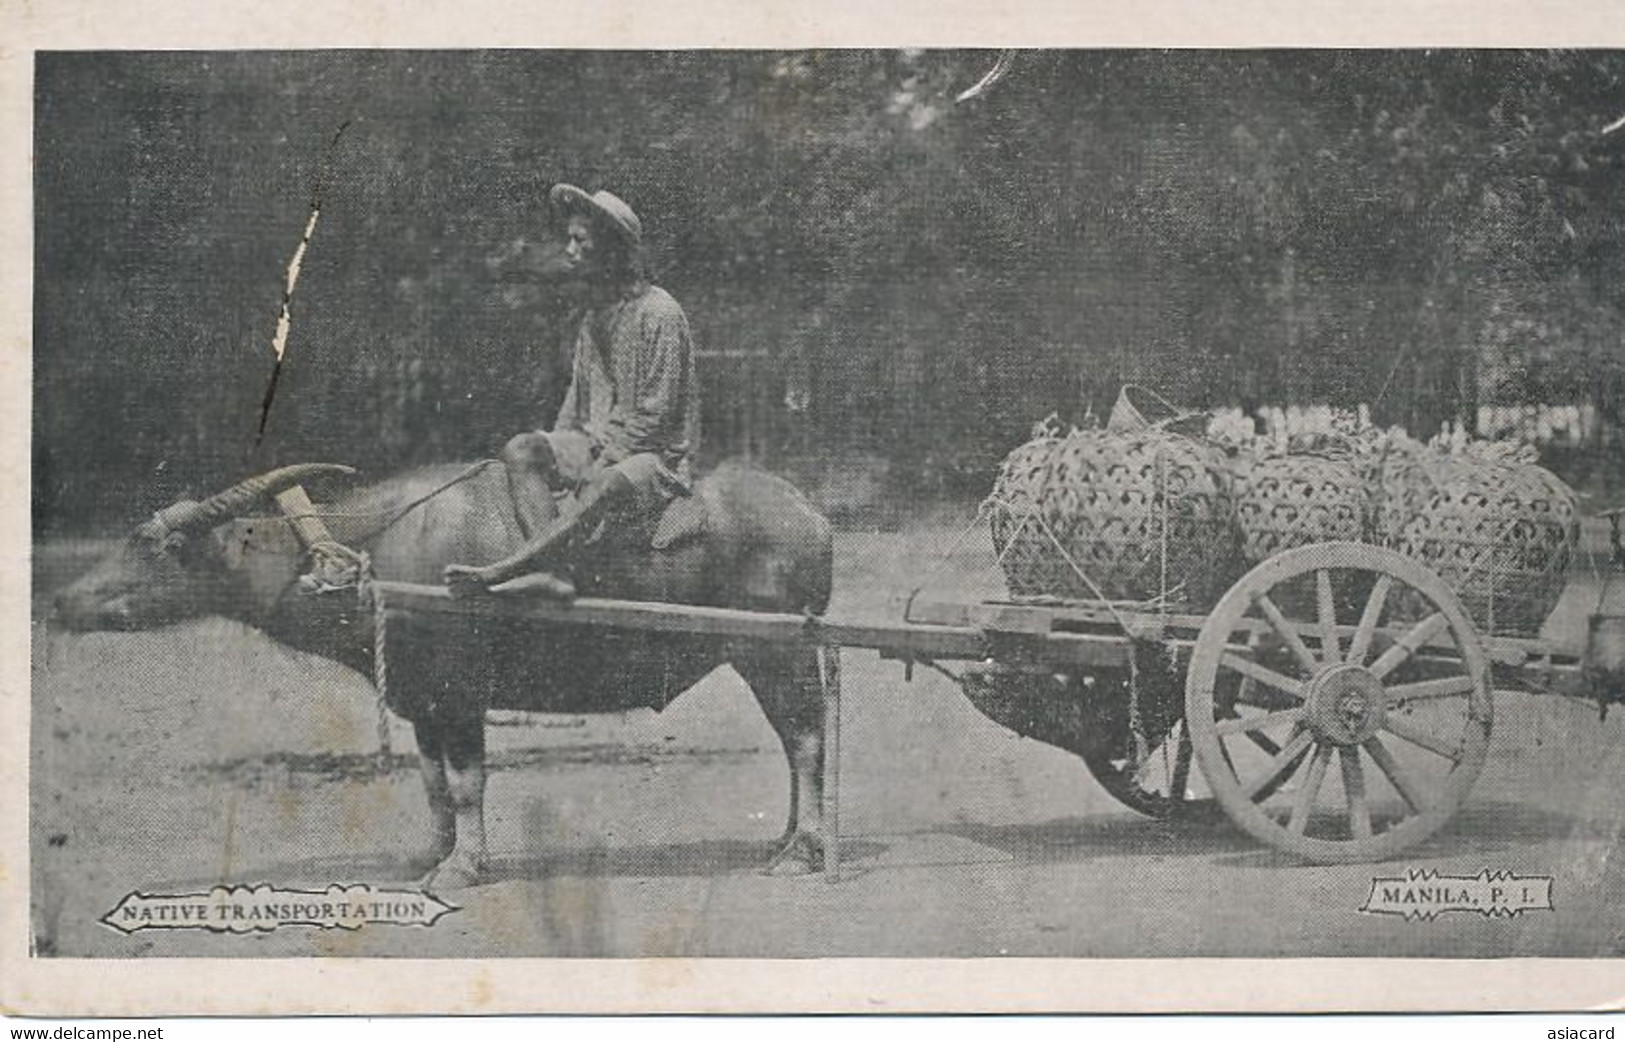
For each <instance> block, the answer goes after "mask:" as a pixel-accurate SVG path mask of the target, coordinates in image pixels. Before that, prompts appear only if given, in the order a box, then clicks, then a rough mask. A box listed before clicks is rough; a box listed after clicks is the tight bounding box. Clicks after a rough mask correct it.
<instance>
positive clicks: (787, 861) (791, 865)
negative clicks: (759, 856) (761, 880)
mask: <svg viewBox="0 0 1625 1042" xmlns="http://www.w3.org/2000/svg"><path fill="white" fill-rule="evenodd" d="M823 870H824V847H823V844H821V843H819V842H818V840H817V839H816V838H815V837H813V836H812V835H809V834H808V833H805V832H798V833H796V834H795V835H794V836H792V837H791V838H790V841H789V842H788V843H786V844H785V845H784V846H783V847H782V848H781V849H780V850H779V852H778V853H777V854H774V855H773V860H772V861H769V862H768V863H767V867H766V868H765V869H763V870H762V874H763V875H769V876H810V875H813V874H814V873H816V872H822V871H823Z"/></svg>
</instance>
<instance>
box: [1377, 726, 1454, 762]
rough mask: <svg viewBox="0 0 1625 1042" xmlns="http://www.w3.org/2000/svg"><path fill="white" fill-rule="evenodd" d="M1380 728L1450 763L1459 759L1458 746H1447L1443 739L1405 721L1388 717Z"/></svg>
mask: <svg viewBox="0 0 1625 1042" xmlns="http://www.w3.org/2000/svg"><path fill="white" fill-rule="evenodd" d="M1382 726H1383V727H1384V729H1386V730H1387V731H1389V732H1391V733H1392V734H1395V735H1397V736H1398V737H1400V738H1403V739H1405V741H1407V742H1410V743H1411V744H1412V745H1416V746H1420V747H1421V748H1423V749H1426V750H1427V751H1428V752H1430V753H1434V754H1436V755H1438V756H1442V757H1444V758H1445V759H1446V760H1449V761H1450V762H1451V763H1455V762H1456V761H1457V760H1459V759H1460V757H1461V748H1460V746H1453V745H1449V744H1447V743H1446V742H1445V740H1444V739H1442V738H1439V737H1437V736H1435V735H1431V734H1429V733H1428V732H1426V731H1424V730H1422V729H1421V728H1419V727H1417V726H1415V725H1414V724H1412V723H1410V722H1408V721H1406V720H1402V719H1399V718H1397V717H1393V716H1389V717H1385V718H1384V719H1383V722H1382Z"/></svg>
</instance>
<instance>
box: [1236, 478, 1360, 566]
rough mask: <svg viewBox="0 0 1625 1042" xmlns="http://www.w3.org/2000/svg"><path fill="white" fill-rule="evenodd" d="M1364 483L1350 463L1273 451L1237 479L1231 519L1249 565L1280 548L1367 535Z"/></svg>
mask: <svg viewBox="0 0 1625 1042" xmlns="http://www.w3.org/2000/svg"><path fill="white" fill-rule="evenodd" d="M1369 514H1370V510H1369V507H1368V505H1367V495H1366V486H1365V483H1364V482H1363V481H1361V480H1360V476H1359V474H1358V473H1356V472H1355V469H1354V467H1353V466H1352V465H1351V464H1349V463H1348V462H1346V461H1344V460H1337V459H1328V458H1326V457H1324V456H1305V455H1287V456H1276V457H1274V458H1271V459H1266V460H1263V461H1261V462H1259V463H1256V464H1254V465H1253V466H1252V467H1251V468H1249V469H1248V470H1246V471H1245V472H1243V473H1241V474H1240V475H1239V476H1238V479H1237V482H1236V522H1237V525H1238V526H1239V528H1240V530H1241V553H1242V558H1243V559H1244V560H1245V561H1246V563H1247V564H1248V566H1252V565H1255V564H1258V563H1260V562H1262V561H1265V560H1267V559H1269V558H1270V557H1273V556H1275V555H1276V554H1278V553H1280V552H1281V551H1283V550H1290V549H1292V548H1293V547H1297V546H1303V545H1305V544H1307V543H1322V542H1328V541H1330V540H1351V541H1364V540H1366V539H1367V538H1368V536H1369V524H1368V516H1369Z"/></svg>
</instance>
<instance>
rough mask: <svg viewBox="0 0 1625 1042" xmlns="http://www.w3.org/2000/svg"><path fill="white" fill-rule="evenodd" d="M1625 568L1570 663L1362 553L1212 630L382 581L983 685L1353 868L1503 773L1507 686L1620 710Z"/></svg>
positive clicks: (1421, 570) (1249, 582)
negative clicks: (889, 618)
mask: <svg viewBox="0 0 1625 1042" xmlns="http://www.w3.org/2000/svg"><path fill="white" fill-rule="evenodd" d="M1612 520H1613V521H1614V523H1615V539H1616V548H1617V543H1618V520H1619V519H1618V517H1617V516H1615V517H1614V518H1612ZM1618 557H1619V554H1618V551H1617V549H1616V565H1615V574H1614V575H1611V576H1610V577H1609V581H1608V582H1607V583H1606V585H1605V590H1604V593H1603V595H1602V596H1601V598H1600V600H1599V604H1598V606H1597V609H1596V611H1595V612H1594V613H1593V616H1592V619H1591V638H1590V642H1589V643H1588V645H1587V647H1586V648H1585V649H1582V650H1571V651H1569V652H1565V651H1564V650H1562V649H1560V648H1556V647H1553V646H1551V645H1549V644H1547V643H1545V642H1543V641H1541V640H1537V639H1529V638H1507V637H1498V636H1495V635H1493V634H1481V633H1479V632H1478V631H1477V630H1476V629H1475V627H1474V625H1473V623H1472V621H1471V619H1470V618H1469V617H1468V614H1467V613H1466V611H1464V610H1463V608H1462V605H1461V602H1460V600H1459V599H1458V598H1457V596H1456V594H1455V593H1454V592H1453V591H1452V590H1451V589H1450V588H1449V587H1448V586H1447V585H1446V584H1445V583H1444V582H1442V581H1441V580H1440V579H1439V578H1438V576H1437V575H1435V574H1434V573H1433V572H1432V571H1430V570H1429V569H1428V568H1426V567H1425V566H1424V565H1422V564H1420V563H1419V562H1417V561H1416V560H1414V559H1411V558H1409V557H1406V556H1403V555H1401V554H1399V553H1396V552H1394V551H1392V550H1388V549H1384V548H1381V547H1376V546H1372V545H1368V544H1363V543H1345V542H1337V543H1318V544H1313V545H1308V546H1302V547H1298V548H1296V549H1292V550H1288V551H1285V552H1283V553H1280V554H1278V555H1276V556H1275V557H1272V558H1270V559H1269V560H1266V561H1265V562H1263V563H1262V564H1260V565H1258V566H1257V567H1255V568H1253V569H1252V570H1251V571H1249V572H1248V573H1247V574H1245V575H1244V576H1242V577H1241V579H1239V580H1238V581H1237V582H1236V583H1235V584H1234V585H1233V586H1232V587H1231V588H1230V589H1229V591H1228V592H1227V593H1226V594H1225V595H1224V596H1223V597H1222V598H1221V599H1220V600H1219V601H1218V603H1217V604H1215V605H1214V606H1213V608H1212V610H1211V611H1209V612H1207V613H1205V614H1202V615H1183V614H1175V613H1168V612H1152V611H1145V610H1132V609H1131V608H1128V607H1125V606H1122V605H1114V604H1107V603H1101V602H1094V603H1064V604H1063V603H1034V602H1030V601H1029V602H1025V603H1014V602H1012V603H992V602H981V603H972V604H966V603H954V602H946V603H943V602H938V603H928V602H923V601H921V600H919V599H918V598H915V599H913V600H911V602H910V604H909V605H908V608H907V610H906V612H905V614H904V617H903V618H902V619H900V620H898V621H894V622H883V623H865V622H847V621H841V620H839V619H834V618H826V617H816V616H809V617H802V616H795V615H780V614H768V613H759V612H749V611H737V610H728V609H720V608H708V607H696V606H689V605H676V604H661V603H647V602H628V601H615V600H605V599H582V600H579V601H577V602H575V603H574V604H571V605H562V604H557V603H551V602H541V601H535V600H528V599H517V598H515V599H505V598H501V597H490V598H480V599H477V600H461V601H460V600H454V599H452V598H451V597H450V596H448V594H447V593H446V591H445V590H444V589H442V588H438V587H428V586H416V585H410V584H402V583H389V582H379V583H378V584H377V585H378V587H379V589H380V590H382V591H383V592H384V594H385V595H386V603H387V605H388V610H389V611H390V612H452V613H466V612H476V613H491V614H496V615H502V616H508V617H520V618H525V619H530V620H534V621H536V622H545V623H547V624H550V625H566V626H569V625H581V626H602V627H612V628H615V629H620V630H625V631H644V632H649V631H654V632H683V633H693V634H704V635H710V636H714V637H716V638H718V639H721V640H726V641H735V640H737V641H752V642H757V641H770V642H802V643H807V644H811V645H815V646H818V647H821V648H824V649H827V650H829V651H832V652H833V651H838V650H841V649H850V650H859V651H863V650H867V651H871V652H877V653H878V654H879V655H880V656H881V657H882V658H884V659H891V660H898V661H901V662H902V663H904V664H905V667H906V669H907V671H908V673H909V675H912V671H913V667H914V665H915V664H917V663H923V664H928V665H930V666H933V667H935V668H937V669H939V670H941V671H942V672H945V673H947V674H948V675H950V676H953V677H954V678H955V679H957V680H959V681H961V682H962V683H963V684H965V685H966V689H967V693H969V694H971V695H972V700H973V702H976V703H977V704H978V706H979V708H983V711H984V712H989V708H988V707H989V706H990V705H991V706H994V707H995V708H994V711H992V712H989V715H992V716H994V717H995V718H996V719H998V718H999V712H1000V711H999V709H998V708H997V707H1001V706H1015V707H1017V709H1018V710H1022V711H1023V712H1025V711H1026V710H1028V709H1031V707H1032V706H1033V705H1035V704H1039V703H1042V704H1044V705H1045V706H1047V707H1049V708H1048V709H1047V710H1046V713H1047V715H1046V714H1033V713H1030V712H1028V713H1026V715H1023V716H1022V717H1021V718H1022V719H1024V720H1027V721H1028V722H1029V723H1032V724H1033V726H1031V727H1029V728H1027V730H1029V731H1037V732H1039V733H1036V734H1034V737H1039V738H1042V739H1044V740H1046V741H1053V742H1055V743H1056V744H1060V745H1063V746H1065V747H1068V748H1072V749H1073V750H1074V751H1076V752H1079V753H1080V754H1081V755H1082V756H1083V759H1084V761H1085V763H1086V764H1087V765H1088V767H1089V769H1090V770H1091V772H1093V774H1094V775H1095V777H1096V778H1098V779H1099V780H1100V781H1101V782H1102V784H1103V785H1105V787H1106V788H1107V789H1108V791H1110V792H1111V793H1112V794H1113V795H1114V796H1116V797H1117V798H1118V799H1119V800H1121V801H1122V802H1124V803H1125V804H1127V805H1129V806H1131V807H1133V808H1135V809H1137V810H1139V811H1141V812H1143V813H1146V814H1149V815H1153V816H1158V817H1178V816H1181V815H1195V814H1201V813H1204V812H1206V811H1209V810H1213V809H1217V810H1221V811H1222V812H1223V813H1224V814H1225V815H1227V816H1228V817H1229V818H1230V820H1231V821H1233V822H1234V823H1235V824H1236V825H1238V826H1239V827H1240V828H1242V829H1243V830H1245V831H1246V832H1248V833H1249V834H1251V835H1252V836H1254V837H1256V838H1257V839H1259V840H1261V841H1262V842H1264V843H1266V844H1268V845H1270V846H1272V847H1275V848H1278V849H1280V850H1283V851H1287V852H1289V853H1291V854H1294V855H1296V856H1299V857H1302V858H1304V859H1306V860H1309V861H1312V862H1345V861H1371V860H1380V859H1384V858H1389V857H1392V856H1393V855H1395V854H1397V853H1398V852H1400V851H1402V850H1405V849H1407V848H1409V847H1412V846H1414V845H1415V844H1417V843H1420V842H1421V841H1423V840H1424V839H1426V838H1427V837H1428V836H1430V835H1432V834H1433V833H1434V832H1435V831H1437V830H1438V829H1439V828H1440V827H1441V826H1442V825H1444V824H1445V822H1446V821H1448V820H1449V819H1450V817H1451V816H1452V815H1453V814H1454V813H1455V811H1456V809H1457V808H1458V807H1459V806H1460V805H1461V803H1462V801H1463V800H1464V799H1465V798H1466V796H1467V794H1468V791H1469V790H1470V789H1471V787H1472V785H1473V782H1474V780H1475V779H1476V778H1477V776H1478V774H1479V771H1480V769H1481V768H1482V767H1483V764H1484V759H1485V755H1486V753H1487V751H1488V749H1489V743H1490V729H1491V725H1492V722H1493V716H1494V706H1493V701H1494V699H1493V692H1494V691H1495V690H1496V688H1497V687H1501V688H1506V687H1512V686H1515V687H1519V688H1522V689H1525V690H1530V691H1541V692H1556V693H1561V694H1568V695H1574V696H1586V697H1592V698H1596V699H1598V700H1599V701H1600V702H1602V703H1603V704H1606V702H1607V701H1608V700H1621V687H1622V682H1625V582H1622V581H1620V577H1619V575H1618V573H1619V571H1620V568H1619V565H1620V563H1621V562H1620V561H1619V560H1618ZM839 660H840V658H839V655H835V654H831V655H828V656H827V657H826V662H828V663H829V664H830V666H831V668H829V669H827V670H826V672H825V684H824V699H825V708H824V729H825V757H826V761H825V762H826V772H825V794H824V799H825V806H824V815H823V821H824V829H825V837H824V840H825V846H826V871H827V874H828V876H829V877H830V878H831V879H835V878H838V876H839V873H840V763H841V719H842V713H841V699H842V691H841V684H840V673H839V669H838V668H836V667H837V666H838V663H839ZM955 670H957V672H955ZM1181 678H1182V679H1181ZM1018 715H1019V714H1018ZM1033 721H1038V722H1036V723H1033ZM1091 721H1111V722H1114V723H1112V724H1111V726H1109V727H1105V725H1103V727H1105V729H1106V730H1111V731H1113V732H1114V735H1115V738H1114V739H1112V740H1100V741H1095V740H1093V738H1090V737H1088V736H1087V734H1085V737H1084V739H1083V740H1080V741H1069V740H1063V738H1062V737H1061V736H1058V735H1056V734H1053V733H1044V732H1045V731H1046V730H1076V729H1079V728H1082V729H1083V731H1084V732H1087V730H1088V727H1089V724H1090V722H1091ZM1124 725H1126V726H1124ZM1102 737H1103V738H1104V736H1102ZM1193 764H1194V766H1195V767H1196V769H1197V770H1198V771H1199V772H1200V781H1201V782H1203V783H1205V784H1203V785H1199V784H1198V778H1197V776H1196V775H1194V774H1193V771H1192V767H1193Z"/></svg>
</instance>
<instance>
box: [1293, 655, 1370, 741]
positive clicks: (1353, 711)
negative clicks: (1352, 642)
mask: <svg viewBox="0 0 1625 1042" xmlns="http://www.w3.org/2000/svg"><path fill="white" fill-rule="evenodd" d="M1386 711H1387V694H1386V692H1385V691H1384V690H1383V686H1382V681H1380V680H1378V679H1377V678H1376V677H1374V676H1372V675H1371V671H1370V670H1368V669H1365V668H1363V667H1360V666H1351V665H1342V666H1333V667H1332V668H1330V669H1328V670H1325V671H1324V672H1322V673H1320V674H1319V675H1318V676H1316V677H1315V679H1314V680H1313V681H1311V682H1310V684H1309V713H1308V724H1309V728H1310V730H1311V731H1313V732H1314V733H1315V736H1316V737H1317V738H1320V739H1321V740H1323V741H1327V742H1331V743H1333V744H1336V745H1359V744H1360V743H1361V742H1364V741H1365V740H1366V739H1368V738H1370V737H1371V736H1372V735H1374V734H1376V733H1377V732H1378V731H1380V730H1381V729H1382V723H1383V714H1384V713H1385V712H1386Z"/></svg>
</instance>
